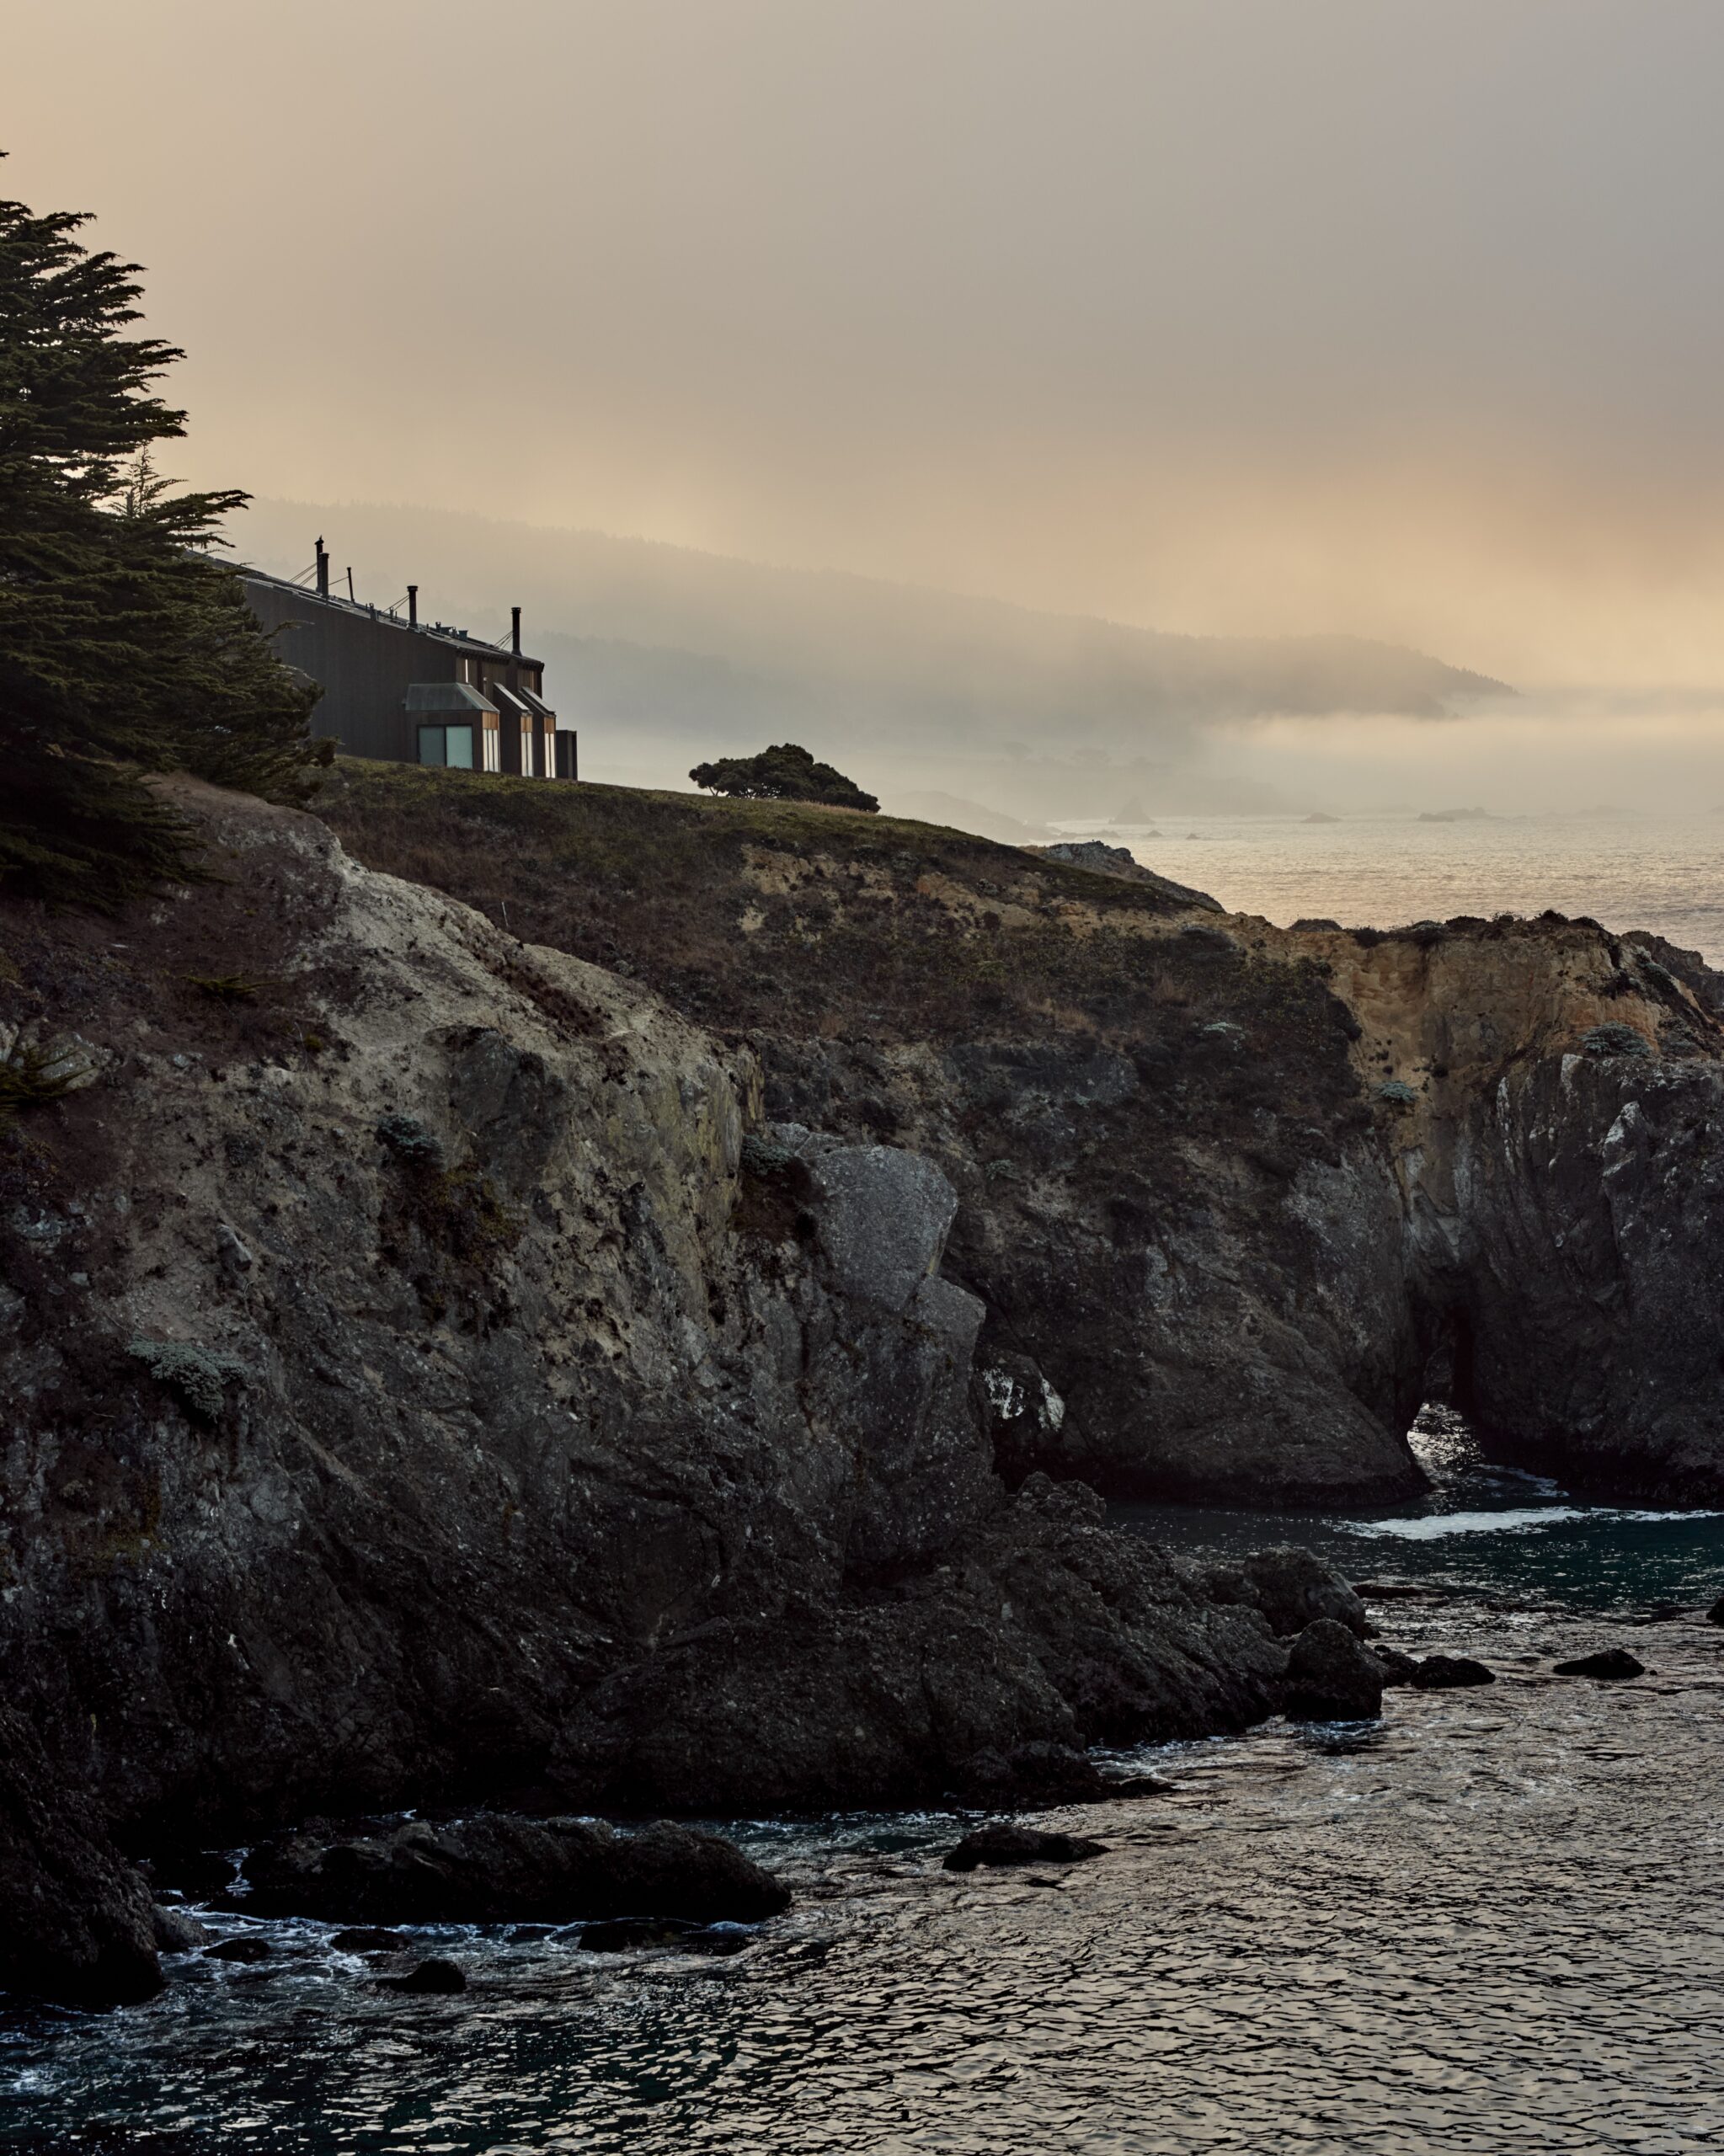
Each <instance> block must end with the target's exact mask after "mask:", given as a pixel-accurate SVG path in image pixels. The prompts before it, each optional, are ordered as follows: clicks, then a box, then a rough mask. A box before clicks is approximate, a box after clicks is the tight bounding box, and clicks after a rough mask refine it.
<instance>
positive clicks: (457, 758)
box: [443, 726, 473, 771]
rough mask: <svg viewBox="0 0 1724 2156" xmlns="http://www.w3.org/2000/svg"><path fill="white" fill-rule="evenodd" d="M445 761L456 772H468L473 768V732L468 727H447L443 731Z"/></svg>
mask: <svg viewBox="0 0 1724 2156" xmlns="http://www.w3.org/2000/svg"><path fill="white" fill-rule="evenodd" d="M443 733H444V740H445V744H446V747H445V751H444V754H445V758H446V761H447V762H449V763H451V764H452V765H453V766H455V767H456V770H457V771H471V770H472V767H473V730H472V727H470V726H447V727H445V728H444V729H443Z"/></svg>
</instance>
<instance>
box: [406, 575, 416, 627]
mask: <svg viewBox="0 0 1724 2156" xmlns="http://www.w3.org/2000/svg"><path fill="white" fill-rule="evenodd" d="M407 626H408V628H410V629H416V628H417V627H419V586H418V585H417V584H408V587H407Z"/></svg>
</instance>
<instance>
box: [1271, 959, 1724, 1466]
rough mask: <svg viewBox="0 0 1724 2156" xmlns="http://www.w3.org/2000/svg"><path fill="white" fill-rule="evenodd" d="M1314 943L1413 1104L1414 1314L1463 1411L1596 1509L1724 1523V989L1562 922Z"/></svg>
mask: <svg viewBox="0 0 1724 2156" xmlns="http://www.w3.org/2000/svg"><path fill="white" fill-rule="evenodd" d="M1311 940H1312V941H1313V942H1315V943H1316V945H1317V946H1318V947H1320V948H1321V954H1322V957H1323V958H1324V960H1325V962H1326V963H1328V964H1330V965H1331V967H1332V975H1331V978H1332V982H1333V985H1335V987H1336V989H1337V992H1338V993H1340V994H1341V995H1343V996H1344V997H1345V998H1346V999H1347V1001H1348V1004H1349V1006H1350V1007H1351V1008H1352V1009H1353V1011H1355V1012H1356V1013H1357V1014H1358V1017H1359V1019H1360V1020H1361V1022H1362V1024H1363V1027H1364V1032H1363V1035H1362V1038H1361V1039H1360V1042H1359V1043H1358V1058H1359V1061H1360V1063H1361V1066H1362V1068H1363V1069H1364V1070H1365V1071H1366V1072H1367V1073H1368V1074H1369V1078H1370V1082H1371V1083H1372V1084H1373V1085H1374V1086H1383V1085H1385V1084H1386V1085H1388V1086H1390V1087H1391V1088H1393V1087H1394V1086H1396V1084H1397V1083H1398V1084H1399V1085H1401V1086H1405V1087H1406V1088H1407V1090H1408V1091H1409V1092H1410V1093H1411V1095H1412V1099H1411V1101H1410V1102H1409V1103H1408V1104H1407V1105H1406V1107H1403V1108H1402V1109H1401V1111H1400V1113H1399V1114H1398V1115H1397V1116H1396V1117H1395V1118H1394V1119H1393V1120H1391V1122H1390V1124H1389V1126H1388V1131H1387V1136H1388V1138H1389V1141H1390V1142H1389V1147H1388V1157H1389V1160H1390V1165H1391V1166H1392V1168H1393V1171H1394V1175H1395V1180H1396V1188H1397V1193H1398V1197H1399V1203H1400V1209H1401V1214H1402V1217H1403V1219H1404V1222H1405V1232H1404V1235H1403V1247H1404V1251H1405V1265H1406V1279H1407V1286H1408V1292H1409V1293H1410V1294H1411V1295H1412V1297H1413V1299H1415V1300H1416V1301H1417V1303H1418V1304H1419V1305H1421V1306H1422V1308H1423V1309H1425V1310H1428V1311H1430V1312H1432V1313H1433V1315H1434V1317H1435V1320H1436V1322H1437V1323H1438V1326H1440V1327H1441V1328H1443V1329H1444V1330H1445V1331H1447V1332H1448V1334H1449V1337H1450V1339H1451V1340H1452V1343H1453V1358H1454V1391H1455V1395H1456V1397H1457V1400H1458V1401H1459V1403H1460V1405H1461V1406H1463V1407H1465V1409H1466V1410H1467V1412H1469V1413H1470V1415H1471V1416H1472V1417H1474V1419H1475V1420H1476V1422H1477V1423H1478V1424H1479V1425H1480V1426H1481V1428H1482V1429H1483V1430H1484V1432H1485V1433H1486V1437H1487V1438H1488V1440H1489V1441H1490V1443H1491V1444H1492V1446H1493V1449H1495V1450H1496V1451H1497V1454H1499V1456H1502V1457H1504V1458H1508V1459H1513V1460H1521V1461H1524V1462H1525V1463H1526V1464H1528V1465H1537V1466H1540V1467H1544V1468H1546V1469H1548V1470H1551V1471H1554V1472H1556V1473H1560V1474H1561V1475H1562V1476H1565V1477H1566V1478H1567V1480H1568V1481H1571V1482H1572V1483H1573V1484H1575V1485H1577V1486H1581V1487H1584V1488H1592V1489H1595V1490H1599V1491H1600V1492H1610V1493H1615V1494H1621V1495H1630V1496H1647V1497H1657V1498H1665V1499H1669V1500H1672V1501H1673V1502H1679V1503H1683V1502H1693V1503H1716V1502H1718V1500H1719V1497H1720V1495H1721V1493H1724V1412H1721V1411H1724V1322H1721V1311H1720V1308H1719V1304H1718V1298H1717V1294H1716V1282H1717V1276H1718V1264H1719V1237H1720V1230H1719V1225H1718V1223H1719V1220H1720V1218H1721V1213H1720V1203H1721V1200H1724V1164H1721V1160H1720V1155H1719V1140H1720V1139H1721V1137H1724V1070H1721V1065H1720V1060H1719V1059H1720V1054H1721V1049H1724V1032H1721V1029H1720V1027H1719V1024H1718V1021H1717V1018H1716V1016H1715V1009H1716V1001H1717V998H1716V990H1718V989H1719V988H1721V987H1724V981H1721V980H1720V978H1719V976H1718V975H1716V974H1709V973H1708V971H1707V969H1705V968H1704V967H1703V966H1701V965H1700V963H1699V961H1698V960H1696V959H1695V958H1693V954H1691V953H1672V952H1670V950H1669V947H1668V946H1663V947H1662V949H1663V952H1664V953H1665V955H1666V956H1667V957H1670V958H1677V959H1679V960H1684V961H1685V962H1686V963H1684V976H1685V977H1684V978H1681V979H1679V978H1678V976H1677V974H1675V973H1674V972H1673V971H1672V970H1671V969H1669V968H1668V966H1667V965H1666V964H1665V963H1661V960H1660V958H1659V957H1657V955H1655V953H1656V952H1657V950H1658V949H1660V948H1661V947H1660V946H1658V945H1657V940H1656V939H1643V938H1639V937H1625V938H1618V937H1613V936H1610V935H1608V934H1606V933H1605V932H1604V931H1602V930H1600V929H1599V928H1597V927H1596V926H1593V925H1592V924H1590V923H1587V922H1580V921H1574V922H1565V921H1561V920H1558V919H1557V918H1556V917H1555V916H1547V917H1546V918H1545V919H1544V920H1541V921H1535V922H1529V923H1524V924H1516V925H1513V926H1510V925H1507V924H1495V923H1486V922H1483V921H1472V922H1457V923H1455V924H1454V925H1453V926H1451V927H1449V930H1448V931H1447V932H1446V933H1443V934H1440V935H1434V936H1433V934H1431V932H1430V931H1428V930H1427V931H1413V932H1412V933H1411V934H1409V935H1405V936H1401V937H1393V938H1386V939H1384V940H1383V941H1381V942H1376V943H1374V944H1372V943H1364V944H1361V943H1359V942H1356V941H1355V940H1353V939H1352V938H1348V937H1336V936H1333V935H1329V936H1325V937H1318V938H1315V939H1311Z"/></svg>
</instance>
